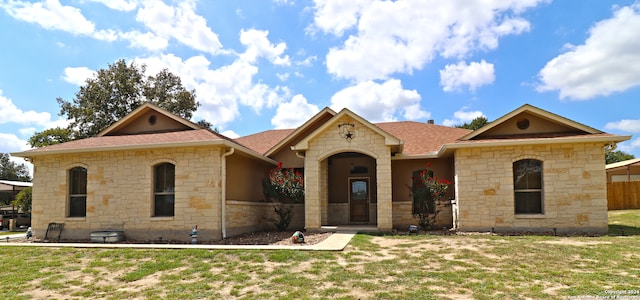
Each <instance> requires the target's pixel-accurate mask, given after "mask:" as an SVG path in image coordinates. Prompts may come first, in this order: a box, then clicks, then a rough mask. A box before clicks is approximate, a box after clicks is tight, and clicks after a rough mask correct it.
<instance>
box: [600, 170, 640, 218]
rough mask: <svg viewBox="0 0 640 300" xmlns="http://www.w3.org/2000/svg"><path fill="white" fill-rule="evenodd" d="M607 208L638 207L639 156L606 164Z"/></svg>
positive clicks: (639, 183) (639, 185)
mask: <svg viewBox="0 0 640 300" xmlns="http://www.w3.org/2000/svg"><path fill="white" fill-rule="evenodd" d="M606 171H607V202H608V204H607V206H608V208H609V210H618V209H639V208H640V158H634V159H628V160H624V161H620V162H616V163H612V164H607V165H606Z"/></svg>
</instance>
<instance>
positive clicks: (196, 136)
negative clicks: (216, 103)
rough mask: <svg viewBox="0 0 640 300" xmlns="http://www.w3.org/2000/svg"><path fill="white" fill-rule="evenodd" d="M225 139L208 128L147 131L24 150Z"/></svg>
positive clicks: (168, 143) (52, 150) (41, 151)
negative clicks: (146, 132)
mask: <svg viewBox="0 0 640 300" xmlns="http://www.w3.org/2000/svg"><path fill="white" fill-rule="evenodd" d="M223 139H226V138H224V137H223V136H221V135H219V134H216V133H215V132H212V131H210V130H208V129H198V130H185V131H174V132H162V133H148V134H135V135H116V136H99V137H90V138H86V139H81V140H76V141H71V142H67V143H62V144H56V145H51V146H46V147H42V148H37V149H33V150H29V151H26V152H25V153H29V154H39V153H46V152H58V151H67V150H69V151H71V150H84V149H96V150H99V149H100V148H104V149H107V148H109V149H116V148H126V147H136V146H140V147H144V146H151V145H154V146H158V145H167V146H170V145H171V144H180V143H198V142H210V141H216V140H220V141H221V140H223Z"/></svg>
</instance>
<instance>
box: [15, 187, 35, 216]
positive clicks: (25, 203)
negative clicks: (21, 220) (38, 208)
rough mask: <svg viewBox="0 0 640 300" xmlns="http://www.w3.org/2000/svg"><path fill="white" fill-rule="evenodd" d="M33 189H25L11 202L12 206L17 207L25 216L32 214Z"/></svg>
mask: <svg viewBox="0 0 640 300" xmlns="http://www.w3.org/2000/svg"><path fill="white" fill-rule="evenodd" d="M31 199H32V197H31V187H27V188H24V189H23V190H22V191H20V193H18V194H17V195H16V199H15V200H13V202H11V205H13V206H15V207H16V208H17V209H18V211H21V212H23V213H25V214H30V213H31Z"/></svg>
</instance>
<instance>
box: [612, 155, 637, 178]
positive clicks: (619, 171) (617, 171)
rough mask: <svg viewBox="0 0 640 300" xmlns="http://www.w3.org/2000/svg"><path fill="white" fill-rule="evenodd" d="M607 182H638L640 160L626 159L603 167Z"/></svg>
mask: <svg viewBox="0 0 640 300" xmlns="http://www.w3.org/2000/svg"><path fill="white" fill-rule="evenodd" d="M605 168H606V170H607V182H622V181H635V180H640V158H634V159H628V160H624V161H620V162H616V163H612V164H607V165H606V166H605Z"/></svg>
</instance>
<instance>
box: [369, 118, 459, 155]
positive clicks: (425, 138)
mask: <svg viewBox="0 0 640 300" xmlns="http://www.w3.org/2000/svg"><path fill="white" fill-rule="evenodd" d="M374 125H376V126H378V127H379V128H380V129H382V130H384V131H386V132H388V133H390V134H392V135H393V136H395V137H397V138H399V139H400V140H402V141H404V148H403V151H402V153H403V154H405V155H421V154H428V153H430V152H434V151H438V150H439V149H440V147H442V145H444V144H447V143H452V142H455V141H457V140H458V139H459V138H461V137H463V136H464V135H466V134H468V133H469V132H471V131H472V130H469V129H463V128H454V127H448V126H441V125H435V124H428V123H420V122H414V121H402V122H387V123H377V124H374Z"/></svg>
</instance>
